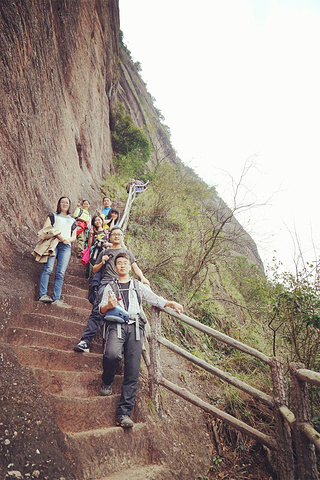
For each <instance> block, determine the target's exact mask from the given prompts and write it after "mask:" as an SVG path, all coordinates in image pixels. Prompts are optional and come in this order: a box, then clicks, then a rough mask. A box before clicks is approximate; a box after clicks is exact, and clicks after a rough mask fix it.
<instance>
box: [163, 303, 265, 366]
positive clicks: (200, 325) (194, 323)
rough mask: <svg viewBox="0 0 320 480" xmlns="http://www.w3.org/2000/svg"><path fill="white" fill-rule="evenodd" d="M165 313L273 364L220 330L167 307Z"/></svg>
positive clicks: (261, 354)
mask: <svg viewBox="0 0 320 480" xmlns="http://www.w3.org/2000/svg"><path fill="white" fill-rule="evenodd" d="M164 311H165V312H166V313H168V314H169V315H171V316H173V317H176V318H178V319H179V320H182V321H183V322H185V323H187V324H188V325H191V326H192V327H194V328H196V329H197V330H200V331H201V332H204V333H207V334H208V335H210V336H211V337H214V338H216V339H217V340H220V341H221V342H223V343H226V344H227V345H230V347H233V348H236V349H237V350H241V351H242V352H244V353H247V354H249V355H252V356H253V357H256V358H259V360H261V361H262V362H264V363H266V364H268V365H270V364H271V361H272V358H271V357H268V356H267V355H265V354H264V353H262V352H259V350H256V349H255V348H253V347H249V346H248V345H245V344H244V343H241V342H239V341H238V340H235V339H234V338H231V337H228V335H225V334H224V333H221V332H218V330H214V329H213V328H211V327H208V326H207V325H204V324H203V323H200V322H198V321H197V320H194V319H193V318H190V317H188V316H187V315H184V314H183V313H180V314H179V313H177V312H176V311H175V310H173V309H172V308H169V307H166V308H164Z"/></svg>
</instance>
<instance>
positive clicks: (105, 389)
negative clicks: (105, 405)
mask: <svg viewBox="0 0 320 480" xmlns="http://www.w3.org/2000/svg"><path fill="white" fill-rule="evenodd" d="M111 393H112V385H106V384H105V383H103V384H102V387H101V388H100V395H102V396H103V397H108V396H109V395H111Z"/></svg>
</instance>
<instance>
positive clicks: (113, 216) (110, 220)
mask: <svg viewBox="0 0 320 480" xmlns="http://www.w3.org/2000/svg"><path fill="white" fill-rule="evenodd" d="M119 221H120V212H119V210H118V209H117V208H111V209H110V210H109V213H108V216H107V218H106V219H105V221H104V224H103V228H109V229H110V230H111V229H112V228H113V227H116V226H117V225H118V223H119Z"/></svg>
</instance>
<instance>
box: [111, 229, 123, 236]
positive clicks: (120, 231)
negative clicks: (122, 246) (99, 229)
mask: <svg viewBox="0 0 320 480" xmlns="http://www.w3.org/2000/svg"><path fill="white" fill-rule="evenodd" d="M114 230H120V232H122V233H124V232H123V230H122V228H121V227H112V228H111V230H110V233H109V237H110V236H111V234H112V232H113V231H114Z"/></svg>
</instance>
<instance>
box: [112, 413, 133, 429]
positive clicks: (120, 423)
mask: <svg viewBox="0 0 320 480" xmlns="http://www.w3.org/2000/svg"><path fill="white" fill-rule="evenodd" d="M116 425H117V427H123V428H132V427H133V425H134V423H133V421H132V420H131V418H130V417H129V415H117V416H116Z"/></svg>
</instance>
